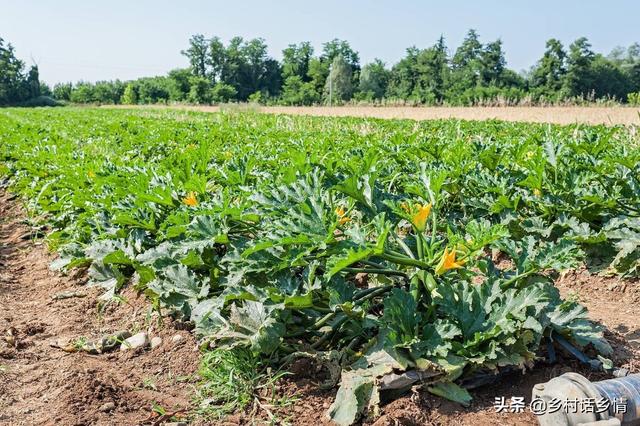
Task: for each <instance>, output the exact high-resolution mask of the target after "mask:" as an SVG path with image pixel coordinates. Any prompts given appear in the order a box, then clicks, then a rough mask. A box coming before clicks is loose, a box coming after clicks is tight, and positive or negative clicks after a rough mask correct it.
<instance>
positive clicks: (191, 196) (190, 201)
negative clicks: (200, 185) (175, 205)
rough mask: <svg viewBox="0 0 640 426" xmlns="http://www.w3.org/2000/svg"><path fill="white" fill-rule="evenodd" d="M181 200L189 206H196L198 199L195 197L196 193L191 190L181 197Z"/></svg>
mask: <svg viewBox="0 0 640 426" xmlns="http://www.w3.org/2000/svg"><path fill="white" fill-rule="evenodd" d="M182 202H183V203H185V204H186V205H188V206H191V207H195V206H197V205H198V200H197V199H196V193H195V192H193V191H191V192H189V193H188V194H187V196H186V197H184V198H183V199H182Z"/></svg>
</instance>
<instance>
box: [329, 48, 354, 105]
mask: <svg viewBox="0 0 640 426" xmlns="http://www.w3.org/2000/svg"><path fill="white" fill-rule="evenodd" d="M351 77H352V71H351V66H350V65H349V63H348V62H347V61H346V60H345V59H344V58H343V57H342V56H341V55H338V56H336V57H335V58H333V61H332V62H331V69H330V71H329V76H328V77H327V83H326V85H325V88H324V95H325V99H326V100H327V101H328V102H330V103H340V102H342V101H348V100H350V99H351V96H352V95H353V82H352V80H351Z"/></svg>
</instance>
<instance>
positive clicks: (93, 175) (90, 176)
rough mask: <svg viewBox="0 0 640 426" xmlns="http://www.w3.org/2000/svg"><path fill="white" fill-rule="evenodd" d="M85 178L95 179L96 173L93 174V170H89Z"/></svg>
mask: <svg viewBox="0 0 640 426" xmlns="http://www.w3.org/2000/svg"><path fill="white" fill-rule="evenodd" d="M87 177H88V178H89V179H93V178H95V177H96V173H95V172H94V171H93V170H89V171H88V172H87Z"/></svg>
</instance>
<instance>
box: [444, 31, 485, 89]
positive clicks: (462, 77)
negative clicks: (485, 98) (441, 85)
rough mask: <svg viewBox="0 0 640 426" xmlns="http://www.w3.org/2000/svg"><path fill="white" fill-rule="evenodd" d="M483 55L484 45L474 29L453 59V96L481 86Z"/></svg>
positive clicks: (451, 87) (451, 86)
mask: <svg viewBox="0 0 640 426" xmlns="http://www.w3.org/2000/svg"><path fill="white" fill-rule="evenodd" d="M482 53H483V49H482V43H480V38H479V36H478V33H477V32H476V30H474V29H471V30H469V32H468V33H467V35H466V37H465V38H464V40H463V41H462V44H461V45H460V46H459V47H458V49H456V52H455V54H454V55H453V58H452V59H451V68H452V72H451V82H452V84H451V85H450V88H449V89H450V90H449V91H450V93H451V94H452V95H453V96H456V95H459V94H460V93H462V92H464V91H465V90H467V89H470V88H474V87H477V86H478V85H479V84H480V82H481V76H480V74H481V69H482V62H481V56H482Z"/></svg>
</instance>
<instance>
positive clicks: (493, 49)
mask: <svg viewBox="0 0 640 426" xmlns="http://www.w3.org/2000/svg"><path fill="white" fill-rule="evenodd" d="M480 65H481V66H480V84H482V85H484V86H496V87H501V86H502V85H503V84H502V83H503V82H502V74H503V73H504V70H505V68H506V65H507V61H506V59H505V57H504V52H503V51H502V41H501V40H500V39H498V40H496V41H494V42H491V43H488V44H487V45H486V46H484V48H483V49H482V51H481V52H480Z"/></svg>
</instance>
